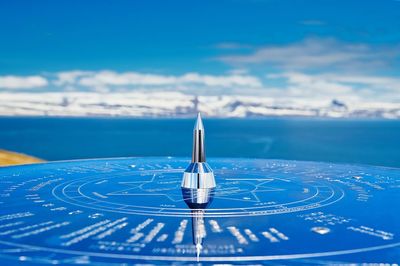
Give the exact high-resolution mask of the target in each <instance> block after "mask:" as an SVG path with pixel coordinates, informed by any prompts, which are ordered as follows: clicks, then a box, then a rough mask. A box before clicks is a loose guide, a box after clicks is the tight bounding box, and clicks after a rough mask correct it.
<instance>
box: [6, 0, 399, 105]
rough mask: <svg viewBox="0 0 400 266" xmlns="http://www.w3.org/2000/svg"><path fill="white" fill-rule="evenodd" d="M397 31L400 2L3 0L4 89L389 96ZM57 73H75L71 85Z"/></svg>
mask: <svg viewBox="0 0 400 266" xmlns="http://www.w3.org/2000/svg"><path fill="white" fill-rule="evenodd" d="M399 29H400V1H396V0H383V1H338V0H336V1H329V0H322V1H311V0H308V1H307V0H303V1H295V0H292V1H282V0H280V1H278V0H249V1H245V0H231V1H152V0H147V1H100V0H97V1H18V0H16V1H2V2H0V30H1V36H2V37H1V41H0V90H3V91H4V90H6V91H9V90H12V91H13V92H15V91H18V89H23V90H25V91H26V90H30V89H32V91H41V90H64V89H65V87H63V86H64V85H65V84H67V83H68V89H69V90H87V89H91V88H95V89H97V90H100V91H108V90H110V89H116V88H117V87H119V86H124V89H126V88H131V89H135V88H136V87H137V86H139V85H140V86H142V87H143V86H145V85H146V86H147V85H149V86H151V87H154V86H156V87H157V86H164V85H167V87H168V88H169V89H174V86H175V87H179V86H185V88H187V90H188V91H189V92H190V91H193V90H198V91H209V90H213V88H214V87H218V88H219V90H216V91H218V93H220V92H221V90H223V91H225V92H226V93H237V92H238V91H241V92H243V91H245V90H246V89H245V88H244V87H250V88H259V89H258V90H259V91H258V92H257V93H260V92H261V94H262V93H265V94H266V95H268V96H270V97H274V95H275V94H274V93H275V92H274V91H275V90H280V89H282V90H287V91H292V92H293V91H295V92H294V93H293V96H296V95H299V94H301V95H303V94H304V95H307V94H310V95H313V94H314V92H315V91H317V94H318V93H319V94H323V95H327V97H336V98H337V97H339V98H340V97H343V98H346V97H347V96H351V97H353V96H354V97H359V96H360V95H361V96H360V97H361V98H362V99H366V98H368V97H373V96H374V95H383V94H384V95H385V97H383V98H385V99H386V100H388V99H389V100H390V99H391V100H393V99H394V98H393V97H392V95H395V94H397V93H398V94H400V93H399V92H400V90H399V89H398V87H399V86H400V81H399V80H400V63H399V55H400V30H399ZM60 73H64V74H68V73H70V74H71V73H75V74H76V75H75V76H74V78H72V76H73V75H72V76H71V75H70V76H69V77H68V78H70V79H69V80H68V82H64V83H63V82H62V81H60V76H59V75H60ZM80 74H82V75H80ZM104 74H105V76H104ZM132 74H133V76H132ZM191 74H195V75H197V76H195V77H194V79H193V76H189V77H187V75H191ZM135 75H136V76H135ZM64 77H66V75H64ZM40 78H43V79H44V80H45V81H44V80H40ZM81 78H91V79H92V80H91V81H90V80H89V82H88V81H87V80H86V81H85V82H80V79H81ZM152 78H155V79H156V81H155V82H150V81H149V82H147V81H146V82H143V79H146V80H148V79H150V80H151V79H152ZM168 78H173V79H174V80H172V79H169V80H168V81H167V82H162V81H165V79H168ZM207 78H208V79H207ZM210 78H211V79H213V81H212V82H209V81H210ZM241 78H244V79H241ZM365 78H367V79H365ZM226 79H228V81H227V82H226V83H224V81H226ZM238 79H241V80H239V82H235V81H237V80H238ZM105 80H106V81H105ZM110 80H111V81H110ZM138 80H139V81H138ZM160 80H161V81H160ZM207 80H208V81H207ZM64 81H65V79H64ZM246 82H249V86H245V83H246ZM193 83H195V85H196V86H192V85H193ZM10 84H11V85H10ZM21 84H22V85H21ZM29 84H32V85H29ZM60 84H63V85H60ZM313 86H314V87H315V88H314V87H313ZM321 87H324V89H320V88H321ZM227 88H229V89H227ZM230 89H231V91H230ZM302 90H305V92H304V93H303V91H302ZM319 90H322V91H319ZM253 92H254V90H247V93H249V94H252V93H253ZM296 93H297V94H296ZM331 94H332V95H331ZM354 97H353V98H354ZM383 98H382V99H383ZM396 100H397V99H396Z"/></svg>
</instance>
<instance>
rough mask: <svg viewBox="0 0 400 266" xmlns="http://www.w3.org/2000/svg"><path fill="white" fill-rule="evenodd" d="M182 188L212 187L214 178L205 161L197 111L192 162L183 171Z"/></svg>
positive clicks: (201, 128) (200, 121)
mask: <svg viewBox="0 0 400 266" xmlns="http://www.w3.org/2000/svg"><path fill="white" fill-rule="evenodd" d="M181 186H182V187H183V188H191V189H203V188H214V187H215V178H214V173H213V171H212V169H211V167H210V166H209V165H208V164H207V163H206V154H205V148H204V126H203V121H202V120H201V115H200V113H198V115H197V120H196V123H195V125H194V129H193V151H192V162H191V164H189V166H188V167H187V168H186V170H185V172H184V173H183V179H182V185H181Z"/></svg>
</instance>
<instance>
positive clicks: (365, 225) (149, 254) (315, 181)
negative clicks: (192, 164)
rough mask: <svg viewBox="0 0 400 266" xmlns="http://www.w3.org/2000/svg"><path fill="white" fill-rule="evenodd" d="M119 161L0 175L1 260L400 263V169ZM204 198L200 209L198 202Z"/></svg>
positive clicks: (71, 163)
mask: <svg viewBox="0 0 400 266" xmlns="http://www.w3.org/2000/svg"><path fill="white" fill-rule="evenodd" d="M208 162H209V163H210V165H212V167H213V170H214V174H215V180H216V184H217V187H216V188H213V189H200V190H190V189H182V188H181V181H182V174H183V171H184V168H185V167H186V166H187V165H188V161H187V160H186V159H182V158H171V157H168V158H122V159H99V160H83V161H69V162H68V161H67V162H55V163H47V164H37V165H28V166H16V167H7V168H2V169H0V260H1V261H0V264H1V265H9V264H20V263H21V261H24V262H26V263H27V264H30V265H32V264H33V265H35V264H46V263H48V264H62V263H65V264H86V263H95V264H101V265H114V264H119V263H126V264H136V263H137V264H140V263H150V264H172V263H174V262H175V263H176V264H186V263H187V264H197V263H198V261H199V262H200V263H202V264H208V263H212V262H217V263H242V264H259V263H271V264H286V265H287V264H297V263H303V264H334V263H338V264H346V263H398V262H400V236H399V234H400V226H399V224H400V212H399V205H400V200H399V199H400V178H399V177H400V169H393V168H382V167H372V166H354V165H340V164H328V163H316V162H297V161H282V160H253V159H251V160H250V159H211V160H209V161H208ZM199 202H200V203H199Z"/></svg>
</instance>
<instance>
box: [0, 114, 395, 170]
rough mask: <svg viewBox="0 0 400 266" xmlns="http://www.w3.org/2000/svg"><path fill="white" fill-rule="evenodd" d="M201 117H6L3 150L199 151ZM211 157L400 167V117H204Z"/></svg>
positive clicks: (79, 153) (59, 156)
mask: <svg viewBox="0 0 400 266" xmlns="http://www.w3.org/2000/svg"><path fill="white" fill-rule="evenodd" d="M193 125H194V119H137V118H97V117H96V118H92V117H90V118H86V117H85V118H59V117H1V118H0V149H6V150H11V151H16V152H21V153H25V154H29V155H33V156H36V157H39V158H42V159H45V160H49V161H54V160H70V159H86V158H100V157H126V156H179V157H182V156H183V157H187V158H188V159H189V158H190V156H191V148H192V130H193ZM204 126H205V129H206V153H207V157H244V158H271V159H272V158H273V159H287V160H305V161H323V162H333V163H350V164H369V165H380V166H388V167H400V121H398V120H359V119H321V118H251V119H250V118H246V119H210V118H205V119H204Z"/></svg>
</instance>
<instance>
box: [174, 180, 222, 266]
mask: <svg viewBox="0 0 400 266" xmlns="http://www.w3.org/2000/svg"><path fill="white" fill-rule="evenodd" d="M182 196H183V199H184V200H185V203H186V204H187V205H188V207H189V208H190V209H191V213H192V237H193V244H194V246H195V248H196V255H197V261H200V252H201V250H202V249H203V240H204V238H205V237H206V235H207V231H206V227H205V221H204V220H205V219H204V214H205V212H206V211H205V209H206V208H207V207H208V206H209V205H210V203H211V202H212V200H213V197H214V189H187V188H182Z"/></svg>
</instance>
